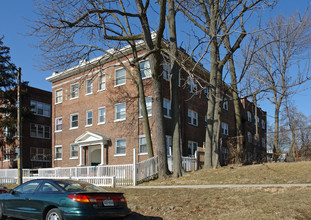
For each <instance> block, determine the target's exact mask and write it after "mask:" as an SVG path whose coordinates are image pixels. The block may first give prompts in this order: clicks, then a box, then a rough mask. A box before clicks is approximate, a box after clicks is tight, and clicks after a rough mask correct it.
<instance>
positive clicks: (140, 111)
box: [138, 96, 152, 118]
mask: <svg viewBox="0 0 311 220" xmlns="http://www.w3.org/2000/svg"><path fill="white" fill-rule="evenodd" d="M147 99H150V103H151V113H150V114H149V113H148V106H147ZM145 102H146V107H147V114H148V117H151V116H152V97H151V96H148V97H145ZM138 103H139V105H138V106H139V110H138V117H139V118H143V113H142V109H141V104H140V100H139V99H138Z"/></svg>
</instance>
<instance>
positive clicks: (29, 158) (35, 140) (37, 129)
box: [0, 86, 52, 169]
mask: <svg viewBox="0 0 311 220" xmlns="http://www.w3.org/2000/svg"><path fill="white" fill-rule="evenodd" d="M22 91H23V95H22V103H21V107H29V108H31V110H32V111H33V113H34V114H33V116H32V117H31V119H26V118H25V119H22V131H21V136H22V149H23V152H22V161H23V168H45V167H51V101H52V93H51V92H48V91H44V90H41V89H37V88H33V87H30V86H23V87H22ZM6 134H7V133H6V128H2V130H1V132H0V136H1V138H4V139H5V138H6ZM16 146H17V142H16V143H15V144H11V145H3V146H1V149H0V168H1V169H4V168H17V153H16V152H17V148H16Z"/></svg>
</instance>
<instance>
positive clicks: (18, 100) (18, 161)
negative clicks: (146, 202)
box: [17, 67, 23, 185]
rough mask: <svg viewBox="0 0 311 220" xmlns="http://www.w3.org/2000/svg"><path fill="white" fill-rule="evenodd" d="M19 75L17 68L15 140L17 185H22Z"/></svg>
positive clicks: (20, 71) (20, 73)
mask: <svg viewBox="0 0 311 220" xmlns="http://www.w3.org/2000/svg"><path fill="white" fill-rule="evenodd" d="M21 75H22V69H21V68H20V67H19V68H18V70H17V140H18V148H19V150H18V155H17V156H18V158H17V170H18V185H21V184H22V183H23V157H22V155H23V154H22V129H21V128H22V126H21V125H22V121H21Z"/></svg>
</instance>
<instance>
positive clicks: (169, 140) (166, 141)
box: [165, 135, 173, 156]
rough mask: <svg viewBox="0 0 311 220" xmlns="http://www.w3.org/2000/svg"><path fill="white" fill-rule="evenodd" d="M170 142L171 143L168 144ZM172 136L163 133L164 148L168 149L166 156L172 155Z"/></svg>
mask: <svg viewBox="0 0 311 220" xmlns="http://www.w3.org/2000/svg"><path fill="white" fill-rule="evenodd" d="M169 144H171V145H169ZM172 144H173V137H172V136H169V135H165V150H166V152H167V151H168V154H167V155H168V156H173V149H172V148H173V146H172Z"/></svg>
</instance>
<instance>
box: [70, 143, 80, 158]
mask: <svg viewBox="0 0 311 220" xmlns="http://www.w3.org/2000/svg"><path fill="white" fill-rule="evenodd" d="M72 145H77V146H78V156H75V157H72V156H71V146H72ZM69 153H70V157H69V159H71V160H76V159H78V158H79V145H78V144H70V152H69Z"/></svg>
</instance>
